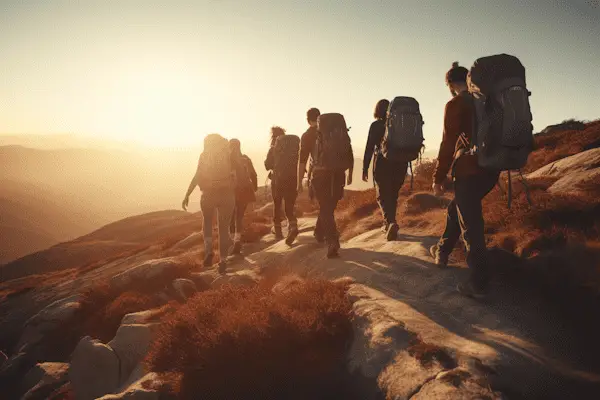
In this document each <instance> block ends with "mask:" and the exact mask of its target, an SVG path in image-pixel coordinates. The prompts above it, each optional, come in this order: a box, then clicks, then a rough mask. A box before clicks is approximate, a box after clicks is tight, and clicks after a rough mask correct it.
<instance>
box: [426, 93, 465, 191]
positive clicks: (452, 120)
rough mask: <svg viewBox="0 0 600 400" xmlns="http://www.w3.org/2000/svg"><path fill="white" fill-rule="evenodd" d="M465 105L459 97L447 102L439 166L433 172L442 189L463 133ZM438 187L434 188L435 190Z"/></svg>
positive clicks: (434, 180) (439, 187)
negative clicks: (457, 143)
mask: <svg viewBox="0 0 600 400" xmlns="http://www.w3.org/2000/svg"><path fill="white" fill-rule="evenodd" d="M463 113H464V106H463V104H462V102H461V101H460V99H459V98H454V99H453V100H451V101H449V102H448V104H446V109H445V112H444V133H443V137H442V143H441V144H440V150H439V153H438V159H437V160H438V161H437V166H436V168H435V172H434V174H433V183H434V186H437V189H441V185H442V183H443V182H444V181H445V179H446V176H447V175H448V172H449V171H450V167H451V166H452V163H453V161H454V154H455V149H456V142H457V140H458V138H459V136H460V135H461V133H462V131H463V129H462V122H461V121H462V119H463ZM435 190H436V188H434V191H435Z"/></svg>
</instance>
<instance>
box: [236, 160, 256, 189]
mask: <svg viewBox="0 0 600 400" xmlns="http://www.w3.org/2000/svg"><path fill="white" fill-rule="evenodd" d="M236 162H237V163H239V165H237V167H236V169H235V172H236V174H235V186H236V188H238V189H247V188H249V187H250V188H252V189H253V190H254V183H253V182H252V177H251V176H250V166H249V164H248V163H249V162H250V159H249V158H248V157H247V156H244V155H242V156H240V157H239V158H238V159H237V161H236Z"/></svg>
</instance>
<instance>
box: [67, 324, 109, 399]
mask: <svg viewBox="0 0 600 400" xmlns="http://www.w3.org/2000/svg"><path fill="white" fill-rule="evenodd" d="M119 364H120V362H119V357H118V356H117V354H116V353H115V352H114V351H113V349H111V348H110V347H109V346H107V345H105V344H103V343H101V342H100V341H99V340H96V339H92V338H90V337H89V336H86V337H84V338H82V339H81V340H80V341H79V343H78V344H77V347H76V348H75V351H74V352H73V355H72V359H71V365H70V366H69V381H70V382H71V386H72V388H73V392H74V394H75V398H76V399H78V400H88V399H90V400H91V399H96V398H98V397H100V396H104V395H105V394H107V393H114V392H115V391H116V390H117V389H118V387H119V376H120V374H119Z"/></svg>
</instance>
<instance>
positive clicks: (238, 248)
mask: <svg viewBox="0 0 600 400" xmlns="http://www.w3.org/2000/svg"><path fill="white" fill-rule="evenodd" d="M241 253H242V242H240V241H239V240H238V241H237V242H234V243H233V247H232V248H231V254H232V255H234V256H239V255H240V254H241Z"/></svg>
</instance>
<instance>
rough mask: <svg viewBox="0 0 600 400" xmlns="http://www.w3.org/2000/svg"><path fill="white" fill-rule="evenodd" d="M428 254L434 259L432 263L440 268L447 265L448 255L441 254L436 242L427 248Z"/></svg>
mask: <svg viewBox="0 0 600 400" xmlns="http://www.w3.org/2000/svg"><path fill="white" fill-rule="evenodd" d="M429 254H431V257H432V258H433V260H434V264H435V265H437V266H438V267H440V268H446V267H447V266H448V256H443V255H442V254H441V252H440V247H439V246H438V245H437V244H436V245H433V246H431V247H430V248H429Z"/></svg>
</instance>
